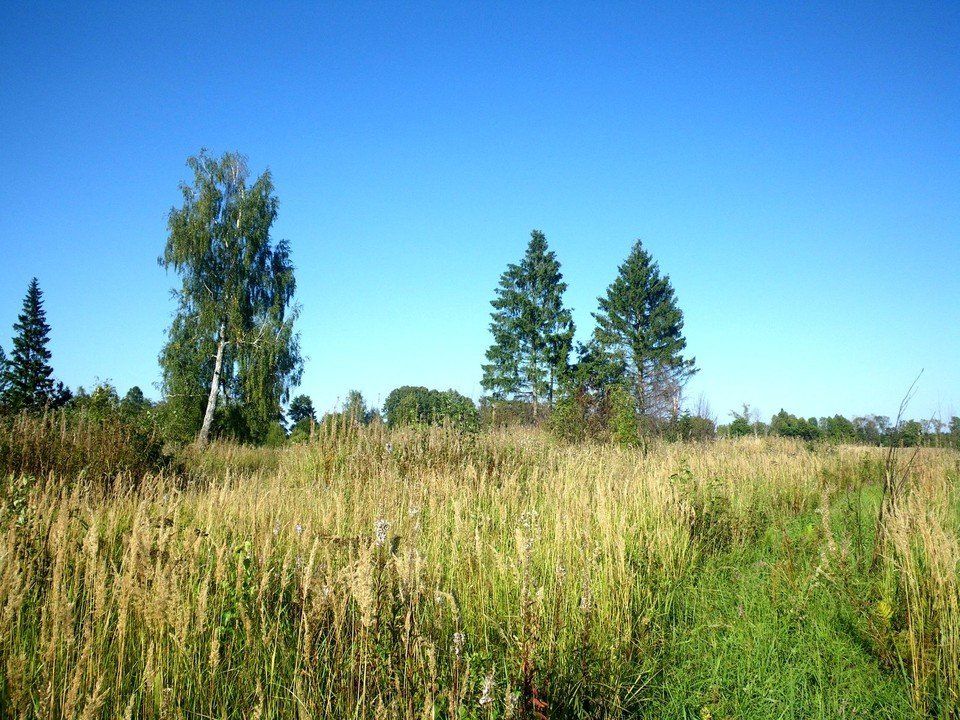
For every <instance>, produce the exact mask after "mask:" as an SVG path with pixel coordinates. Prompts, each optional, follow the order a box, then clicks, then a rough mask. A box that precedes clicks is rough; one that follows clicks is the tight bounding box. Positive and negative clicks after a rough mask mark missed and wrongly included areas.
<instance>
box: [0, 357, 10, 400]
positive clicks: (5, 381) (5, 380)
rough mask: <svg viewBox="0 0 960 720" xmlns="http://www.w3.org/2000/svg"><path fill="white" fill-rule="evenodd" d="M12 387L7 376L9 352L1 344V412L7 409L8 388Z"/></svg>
mask: <svg viewBox="0 0 960 720" xmlns="http://www.w3.org/2000/svg"><path fill="white" fill-rule="evenodd" d="M9 387H10V380H9V379H8V378H7V353H6V352H4V350H3V346H2V345H0V412H4V411H5V410H6V409H7V389H8V388H9Z"/></svg>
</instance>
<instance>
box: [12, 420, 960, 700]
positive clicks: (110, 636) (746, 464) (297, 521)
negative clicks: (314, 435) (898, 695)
mask: <svg viewBox="0 0 960 720" xmlns="http://www.w3.org/2000/svg"><path fill="white" fill-rule="evenodd" d="M879 460H880V454H879V452H877V451H870V450H865V449H861V448H839V449H838V448H823V449H816V450H811V449H808V448H805V447H804V446H802V445H798V444H792V443H787V442H775V441H769V440H755V439H746V440H741V441H736V442H718V443H715V444H710V445H682V444H663V445H658V446H655V447H654V448H652V449H651V450H650V451H649V452H647V453H646V454H642V453H640V452H639V451H636V450H629V449H619V448H615V447H609V446H595V445H583V446H565V445H561V444H557V443H555V442H553V441H551V440H550V439H549V438H548V437H547V436H545V435H543V434H540V433H537V432H533V431H530V432H520V431H510V432H506V431H504V432H490V433H484V434H480V435H458V434H455V433H452V432H446V431H443V430H431V431H415V430H404V431H396V432H392V433H391V432H389V431H387V430H385V429H383V428H368V429H365V430H355V429H349V430H348V431H337V432H328V433H325V434H322V435H321V436H319V437H318V439H317V441H316V442H314V443H311V444H308V445H303V446H295V447H288V448H284V449H281V450H268V449H251V448H239V447H232V446H216V445H215V446H213V447H211V448H209V449H208V450H207V451H205V452H204V453H203V454H196V453H194V454H193V455H192V456H191V457H189V458H188V459H187V462H188V463H189V464H190V465H191V466H192V467H193V471H192V473H191V476H190V480H188V481H184V480H183V479H181V478H179V477H164V476H159V477H147V478H144V479H143V480H142V482H140V484H139V487H138V488H137V489H135V490H134V489H132V485H131V484H126V485H125V484H123V483H119V484H116V488H115V489H114V490H113V491H111V492H110V493H109V494H104V493H103V492H95V491H94V490H92V489H90V488H89V487H88V486H84V485H83V484H78V483H72V482H71V481H70V480H71V479H70V478H64V477H59V476H50V477H48V478H46V479H45V480H33V479H30V480H27V481H25V480H23V479H21V478H16V477H11V478H9V479H8V480H7V481H6V487H5V490H4V498H5V503H6V505H5V508H6V509H5V511H4V513H5V514H4V515H3V520H2V525H0V528H2V536H0V663H2V666H0V675H2V677H3V683H2V687H0V715H3V716H5V717H23V718H32V717H42V718H48V717H49V718H76V717H87V718H94V717H103V718H122V717H127V718H134V717H136V718H139V717H144V718H201V717H202V718H226V717H257V718H274V717H276V718H281V717H283V718H288V717H301V718H321V717H329V718H340V717H364V718H366V717H370V718H373V717H378V718H379V717H387V718H429V717H451V718H452V717H535V716H536V713H544V714H546V715H548V716H549V717H578V716H584V717H587V716H589V717H619V716H628V715H633V714H636V713H640V712H647V713H652V714H653V716H656V712H655V708H651V707H650V705H649V703H650V697H651V692H650V688H651V687H652V685H653V684H654V683H655V682H656V679H657V676H658V672H659V671H660V663H661V649H662V647H663V644H664V642H665V637H666V634H667V630H668V629H669V625H670V623H671V622H673V618H674V612H675V609H676V606H677V604H678V603H679V602H681V601H682V594H683V592H684V588H685V587H687V586H688V584H689V582H690V580H691V578H692V577H693V576H695V575H696V573H697V572H698V563H699V560H700V558H701V557H702V556H703V555H704V554H705V553H711V552H717V551H719V550H720V549H722V548H723V547H727V546H731V545H737V544H744V543H750V542H752V541H753V540H754V539H755V538H757V537H758V536H759V535H761V534H762V533H764V532H765V530H766V529H767V528H768V527H769V526H770V525H771V522H772V519H773V518H776V517H781V516H795V515H800V514H802V513H809V512H812V511H814V510H816V509H818V508H819V509H821V510H822V511H825V512H826V513H827V515H826V516H825V517H826V518H827V519H826V520H825V521H824V522H825V525H826V526H827V529H826V530H825V531H824V535H826V536H828V537H829V539H830V543H829V546H830V547H831V548H832V550H831V552H833V553H834V554H835V555H836V557H837V561H836V562H835V563H834V565H835V567H836V568H841V567H843V561H842V559H843V557H844V553H845V552H846V551H847V546H848V545H849V542H848V539H847V538H844V537H837V538H834V537H833V531H831V530H830V529H829V511H828V507H829V499H830V498H831V497H839V496H840V495H841V494H842V493H844V492H847V491H849V490H850V489H851V488H854V487H858V486H860V485H863V484H865V483H869V482H870V480H871V477H870V476H871V473H872V472H873V469H874V468H875V467H876V463H878V462H879ZM956 468H957V457H956V454H951V453H949V452H946V451H924V452H923V453H922V455H921V456H920V457H919V459H918V462H917V465H916V471H915V476H914V477H915V482H914V487H913V490H912V492H911V494H910V496H909V500H908V502H906V503H904V504H903V505H902V506H901V507H899V508H898V510H897V512H896V513H895V514H893V515H892V516H891V518H890V519H889V522H888V524H887V526H886V529H885V532H886V533H887V540H888V542H887V543H886V545H885V548H886V549H885V551H884V554H883V557H882V563H881V568H880V570H879V571H877V572H878V573H879V575H880V576H882V578H884V580H883V583H885V584H883V585H882V586H883V587H885V588H887V591H886V592H887V595H886V596H885V597H884V598H882V599H881V601H880V602H887V603H889V607H890V611H889V612H887V611H886V609H885V608H886V607H887V606H885V605H882V604H879V602H873V601H871V603H872V604H868V605H865V606H864V607H865V608H866V610H864V612H866V613H872V615H871V617H870V618H867V619H866V620H865V622H866V621H869V626H870V627H871V628H872V629H873V632H874V636H875V638H876V641H877V643H878V644H882V643H884V642H888V644H889V652H890V653H891V657H895V658H899V659H900V660H902V661H903V663H904V665H905V667H907V668H908V673H909V677H910V679H911V682H912V686H911V687H912V693H913V702H914V705H915V707H916V708H917V709H918V711H920V712H927V713H933V712H937V713H950V712H955V708H956V707H958V705H960V700H958V690H960V673H958V670H957V668H958V667H960V609H958V562H960V551H958V546H957V515H956V508H957V504H956V498H955V497H954V496H953V489H952V487H951V486H950V482H951V481H952V482H956V477H957V474H956ZM123 487H127V488H129V489H120V488H123ZM835 572H840V570H839V569H837V570H835ZM851 572H852V571H851ZM864 572H866V571H864ZM878 607H879V608H880V610H879V611H878V610H877V608H878ZM877 617H880V618H881V619H880V621H878V620H877ZM901 620H902V622H901ZM884 623H886V624H885V625H884ZM901 625H902V627H901ZM878 652H879V651H878ZM949 703H953V705H952V706H951V705H949ZM951 707H952V708H954V710H951V709H950V708H951ZM944 708H946V710H943V709H944ZM944 716H947V715H946V714H944Z"/></svg>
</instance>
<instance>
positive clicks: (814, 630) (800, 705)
mask: <svg viewBox="0 0 960 720" xmlns="http://www.w3.org/2000/svg"><path fill="white" fill-rule="evenodd" d="M825 543H826V540H825V538H824V536H823V533H822V532H821V530H820V517H819V515H818V514H816V513H805V514H803V515H800V516H797V517H794V518H790V519H789V520H787V521H786V522H783V523H782V524H774V525H772V526H771V527H769V528H768V529H767V531H766V532H765V533H764V534H763V536H762V537H761V538H759V540H758V541H757V542H756V543H755V544H748V545H745V546H743V547H734V548H731V549H729V550H726V551H722V552H716V553H710V554H707V555H706V556H705V557H704V559H703V561H702V565H701V566H700V567H699V568H698V571H697V572H696V573H694V574H693V575H692V576H691V582H690V583H689V585H688V587H686V588H685V589H684V590H683V591H681V593H680V597H681V598H682V603H681V604H680V606H679V607H678V609H677V612H676V617H675V618H674V622H673V623H672V624H671V625H670V631H669V636H668V640H667V645H666V647H665V648H664V654H663V658H662V660H661V664H662V667H663V673H662V677H661V679H660V680H659V682H658V683H657V685H656V687H655V692H654V694H653V697H652V700H651V702H650V704H649V706H648V712H647V713H646V715H647V716H648V717H670V718H856V717H863V718H909V717H914V714H913V711H912V709H911V707H910V703H909V700H908V698H909V693H908V689H907V681H906V678H904V677H903V676H902V675H901V674H900V673H898V672H897V671H896V669H891V668H883V667H881V666H880V664H879V663H878V661H877V659H876V658H875V657H874V656H873V655H872V654H871V653H870V652H869V648H868V647H865V645H864V643H863V641H862V640H861V639H860V638H859V637H858V634H857V631H856V630H855V629H854V624H855V619H854V618H852V617H851V615H850V613H851V611H850V608H849V607H848V605H847V604H846V603H845V602H844V601H843V598H842V597H840V596H838V593H837V591H836V590H835V589H834V588H833V587H831V583H830V581H829V580H827V579H825V578H824V576H823V575H820V574H818V573H817V571H816V570H817V567H818V565H819V563H820V561H821V556H822V551H823V550H824V549H825V547H824V546H825Z"/></svg>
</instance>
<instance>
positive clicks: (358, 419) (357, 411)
mask: <svg viewBox="0 0 960 720" xmlns="http://www.w3.org/2000/svg"><path fill="white" fill-rule="evenodd" d="M343 411H344V412H345V413H346V415H347V417H348V418H350V420H351V421H352V422H355V423H360V424H362V425H363V424H366V423H367V421H368V420H369V419H370V413H369V411H368V410H367V401H366V400H364V399H363V393H361V392H360V391H359V390H351V391H350V392H348V393H347V399H346V402H344V404H343Z"/></svg>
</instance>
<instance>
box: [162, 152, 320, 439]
mask: <svg viewBox="0 0 960 720" xmlns="http://www.w3.org/2000/svg"><path fill="white" fill-rule="evenodd" d="M187 165H188V167H189V168H190V169H191V170H192V172H193V182H192V184H186V183H184V184H182V185H181V192H182V194H183V205H182V206H181V207H180V208H173V209H171V211H170V214H169V218H168V228H169V235H168V237H167V243H166V247H165V249H164V252H163V255H162V256H161V257H160V258H159V262H160V264H161V266H162V267H164V268H165V269H168V270H171V269H172V270H173V271H174V272H175V273H177V275H179V276H180V280H181V285H180V288H179V289H178V290H175V291H174V296H175V297H176V299H177V311H176V314H175V316H174V320H173V322H172V324H171V326H170V328H169V330H168V339H167V344H166V345H165V347H164V349H163V351H162V352H161V355H160V364H161V366H162V369H163V383H164V390H165V394H166V395H167V401H168V402H169V403H171V404H173V405H174V406H176V407H177V408H178V410H179V412H180V414H181V420H182V421H183V422H185V423H186V425H187V426H192V427H194V428H196V427H197V425H199V431H198V435H197V440H198V441H199V443H200V444H205V443H207V442H208V440H209V438H210V432H211V428H212V426H213V423H214V417H215V413H216V411H217V408H218V404H219V403H221V402H224V403H227V404H229V405H230V409H231V411H233V415H234V416H236V415H239V416H240V417H241V418H243V421H244V422H245V424H246V425H247V429H248V431H249V433H250V434H251V435H252V436H254V438H256V436H258V435H262V434H263V433H265V432H266V429H267V427H269V424H270V423H271V422H275V421H276V420H278V419H279V418H280V417H281V413H282V403H283V402H285V401H286V399H287V396H288V394H289V390H290V388H291V386H293V385H295V384H296V383H297V382H299V379H300V374H301V372H302V361H301V358H300V352H299V337H298V335H297V334H296V333H295V332H294V330H293V323H294V321H295V320H296V317H297V314H298V308H297V306H296V305H295V304H294V302H293V296H294V291H295V289H296V283H295V280H294V273H293V264H292V262H291V259H290V247H289V244H288V243H287V242H286V241H285V240H280V241H278V242H275V243H274V242H273V241H272V240H271V237H270V230H271V227H272V226H273V223H274V220H275V219H276V217H277V208H278V204H279V202H278V199H277V197H276V194H275V193H274V187H273V182H272V179H271V176H270V172H269V171H265V172H264V173H263V174H261V175H260V176H259V177H258V178H257V179H256V180H255V181H254V182H252V183H249V184H248V176H249V171H248V168H247V162H246V159H245V158H244V157H243V156H241V155H239V154H236V153H226V154H224V155H223V156H222V157H221V158H219V159H216V158H213V157H211V156H210V155H208V154H207V153H206V152H205V151H201V153H200V154H199V155H198V156H196V157H191V158H190V159H188V160H187ZM201 408H202V413H201ZM198 421H199V422H198ZM195 431H196V430H195Z"/></svg>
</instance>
